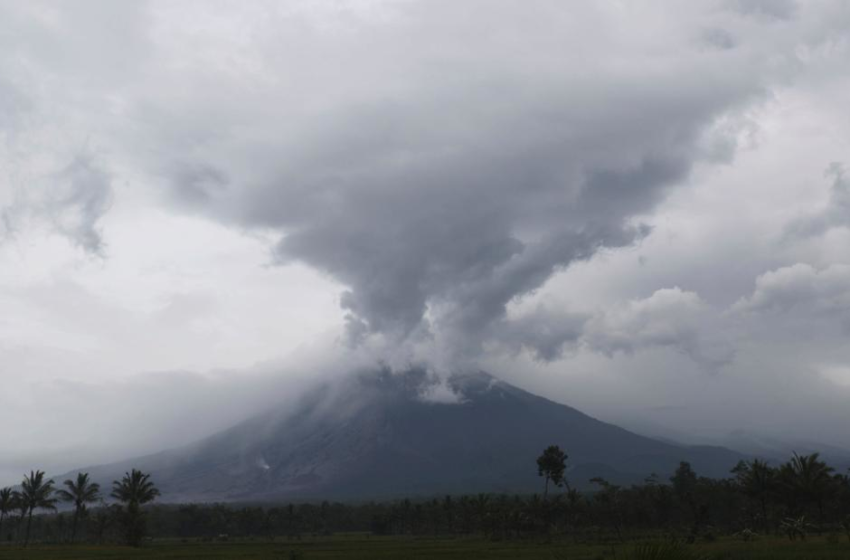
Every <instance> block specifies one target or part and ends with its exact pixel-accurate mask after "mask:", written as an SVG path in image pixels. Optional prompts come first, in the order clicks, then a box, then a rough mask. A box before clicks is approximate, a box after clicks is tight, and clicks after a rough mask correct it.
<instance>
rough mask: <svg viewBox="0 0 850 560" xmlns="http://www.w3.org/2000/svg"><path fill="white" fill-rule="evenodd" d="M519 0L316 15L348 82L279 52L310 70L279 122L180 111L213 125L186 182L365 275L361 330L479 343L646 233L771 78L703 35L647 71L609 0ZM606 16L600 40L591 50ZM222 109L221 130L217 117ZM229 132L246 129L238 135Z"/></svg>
mask: <svg viewBox="0 0 850 560" xmlns="http://www.w3.org/2000/svg"><path fill="white" fill-rule="evenodd" d="M509 4H510V3H509ZM485 6H486V8H485ZM511 6H512V8H515V9H519V10H522V12H523V13H524V14H525V17H524V18H523V20H522V21H521V22H516V21H515V18H514V17H513V16H512V15H511V14H513V13H514V12H513V11H512V10H507V9H490V5H489V4H478V3H474V2H473V3H465V4H463V5H457V4H452V8H451V10H449V11H450V12H451V13H452V14H454V16H455V17H457V21H463V22H464V23H463V25H459V26H454V25H452V26H446V25H445V19H444V16H445V13H446V12H445V10H446V9H447V5H442V4H440V3H423V4H418V3H414V4H410V5H404V6H394V10H395V11H396V16H397V18H398V19H396V20H394V21H395V22H396V23H398V22H401V23H399V24H398V25H394V26H389V27H382V26H380V25H372V24H369V23H365V24H364V23H360V22H358V24H357V25H355V26H354V28H353V29H349V30H348V32H349V35H346V34H342V35H334V36H333V37H330V36H327V35H323V34H322V32H321V31H318V30H316V29H313V28H311V27H310V26H309V25H305V26H303V27H300V28H299V33H302V34H304V38H305V43H306V44H308V45H313V46H315V47H316V48H317V49H319V51H320V52H321V53H322V56H321V58H318V59H316V60H313V61H311V62H312V63H314V64H316V65H319V67H320V68H321V70H320V72H321V74H322V76H324V75H325V74H326V73H329V74H334V75H336V76H337V79H338V80H339V81H338V82H337V83H341V84H345V86H344V88H343V89H344V91H342V92H340V93H339V94H338V93H337V92H335V91H322V90H315V91H311V90H310V87H311V82H315V80H316V79H317V78H316V72H318V71H319V70H316V69H314V68H309V69H305V68H304V66H303V63H295V62H294V61H293V60H290V59H283V60H280V59H277V60H272V61H268V60H264V62H265V63H267V64H269V65H271V66H270V67H269V68H267V71H268V72H271V73H279V74H280V75H281V76H286V77H287V80H288V82H289V83H294V84H298V88H296V90H295V94H293V93H292V91H289V90H284V91H285V94H286V95H288V96H289V97H290V99H291V98H292V96H293V95H296V99H294V100H292V102H293V103H295V104H296V105H295V106H287V105H283V104H282V105H280V106H279V107H277V108H276V109H275V116H274V117H273V118H270V117H269V116H268V115H266V116H264V117H265V118H264V120H263V122H258V121H255V120H253V118H252V117H251V115H250V114H247V115H246V114H245V109H243V108H241V107H239V108H234V107H229V106H227V105H220V104H219V101H217V100H215V99H213V100H212V101H210V103H211V106H209V107H205V106H204V105H203V104H202V105H200V106H195V107H193V113H192V117H191V119H190V120H186V121H181V119H180V116H179V115H177V116H176V117H175V115H174V113H173V111H172V112H169V117H170V118H171V121H170V122H163V128H164V129H165V131H166V134H165V136H164V137H157V140H158V141H162V140H163V138H164V139H165V141H169V139H173V138H174V137H176V136H180V137H181V138H186V139H197V138H203V139H204V140H203V141H201V142H199V143H196V144H193V145H195V146H197V149H196V150H194V152H195V154H194V155H193V156H192V157H191V159H185V160H183V159H181V158H180V157H179V156H174V157H175V158H176V163H175V164H173V165H172V167H171V168H172V169H177V171H176V172H173V173H171V175H170V182H171V184H172V185H173V188H172V192H173V194H174V196H175V197H176V198H177V199H178V200H180V202H181V204H183V205H184V206H187V205H188V206H189V207H190V208H192V209H197V210H200V211H203V212H207V213H209V214H211V215H213V216H216V217H219V218H221V219H224V220H227V221H229V222H233V223H237V224H239V225H240V226H243V227H249V228H257V229H269V228H270V229H272V230H273V231H277V232H279V234H280V241H279V242H278V243H277V245H276V246H275V249H274V253H275V257H276V259H277V261H278V262H280V263H287V262H291V261H300V262H304V263H307V264H309V265H310V266H312V267H314V268H316V269H319V270H321V271H323V272H325V273H327V274H329V275H330V276H332V277H333V278H334V279H336V280H338V281H339V282H341V283H342V284H344V285H346V286H347V287H348V290H347V291H346V292H345V293H344V294H342V297H341V300H340V301H341V305H342V307H343V308H344V310H345V311H346V312H347V313H348V319H347V320H348V325H349V335H350V337H351V338H352V339H353V340H362V339H363V338H364V337H369V336H380V337H384V338H386V339H387V340H388V341H391V342H390V343H391V344H394V343H397V342H399V341H403V340H414V341H415V340H422V339H428V338H432V337H435V336H436V337H441V338H442V339H443V340H445V341H454V342H455V343H456V344H455V346H457V348H456V349H455V350H453V351H459V349H461V348H462V349H463V351H464V352H472V353H474V352H476V351H477V349H478V348H480V347H481V344H483V343H484V342H486V340H484V339H485V338H486V337H488V336H490V330H489V329H488V326H489V325H492V324H495V323H498V322H500V321H504V319H505V316H506V309H507V306H508V304H509V303H510V302H512V301H515V300H516V299H517V298H518V297H521V296H522V295H524V294H528V293H530V292H532V291H534V290H536V289H538V288H540V287H541V286H542V285H543V284H544V283H545V282H546V281H547V280H548V279H549V278H550V277H551V276H552V275H553V274H554V273H555V272H557V271H559V270H562V269H564V268H566V267H568V266H570V265H571V264H572V263H575V262H578V261H582V260H585V259H588V258H591V257H592V256H593V255H595V254H596V253H597V252H598V251H599V250H601V249H604V248H617V247H623V246H628V245H631V244H633V243H635V242H636V241H638V240H640V239H642V238H643V237H644V236H645V235H646V234H647V233H648V231H649V229H648V228H647V227H646V226H643V225H641V223H640V218H641V216H643V215H646V214H648V213H650V212H651V211H652V210H653V209H654V208H655V206H656V205H657V204H658V203H659V202H660V201H662V200H663V199H664V198H665V197H666V195H667V194H668V193H669V192H670V190H671V189H673V188H674V187H675V186H678V185H681V184H683V183H684V182H685V181H686V180H687V178H688V176H689V174H690V171H691V169H692V167H693V166H694V165H695V164H696V163H697V162H700V161H705V160H707V159H716V157H715V156H713V155H709V154H706V153H705V135H706V134H708V133H709V132H711V130H712V126H713V124H714V123H715V122H716V121H717V119H720V118H721V117H723V116H724V115H726V114H727V113H729V112H731V111H735V110H737V109H739V108H740V107H742V106H745V105H747V104H749V103H751V102H752V101H753V100H755V99H760V98H761V95H762V94H763V92H764V87H763V84H762V83H760V81H759V78H758V73H753V72H752V68H751V67H750V65H751V60H749V59H741V60H740V61H738V62H737V63H732V64H730V61H729V60H725V59H724V58H723V54H722V53H719V52H717V51H706V50H705V49H702V48H699V46H698V45H696V44H694V42H693V41H690V39H689V40H688V44H689V45H691V46H690V47H685V48H682V49H678V50H677V51H676V56H672V57H670V58H669V59H666V60H665V61H664V62H662V63H660V64H658V65H657V66H655V67H654V68H653V70H652V71H651V72H635V71H634V68H636V67H637V66H633V65H632V64H631V63H629V62H627V61H624V60H623V59H622V58H621V57H622V56H623V52H622V51H620V50H619V49H618V48H616V47H611V48H609V47H608V46H606V44H605V42H606V40H610V41H612V42H613V41H615V40H624V41H627V42H628V41H633V42H634V45H632V46H633V49H632V50H631V51H630V52H629V54H628V55H626V56H627V58H628V57H629V56H633V57H634V62H635V63H636V64H637V63H638V61H639V60H640V59H641V57H642V56H644V53H643V52H642V49H644V48H646V49H651V45H644V44H642V43H641V41H642V39H640V38H639V37H638V36H634V37H632V36H631V35H630V34H631V33H632V31H631V30H630V29H627V28H624V27H622V25H621V22H619V20H617V19H616V18H615V17H613V16H612V14H610V13H609V12H607V11H606V10H605V9H603V8H601V7H596V6H595V5H593V4H585V5H580V6H573V7H568V6H566V5H564V4H562V3H558V2H539V3H536V5H535V8H536V9H534V10H528V9H527V5H524V4H523V5H520V4H516V5H511ZM590 21H592V22H594V24H595V25H596V26H597V27H596V29H595V30H594V37H595V40H596V44H597V47H598V48H595V50H594V51H593V52H592V53H591V52H587V53H586V55H585V56H577V55H576V53H578V52H583V51H584V50H585V47H586V41H587V40H590V37H589V36H588V35H587V34H588V33H589V31H587V29H584V28H583V25H584V24H583V23H582V22H590ZM509 22H510V23H509ZM284 24H286V22H284ZM514 25H517V26H519V28H514V32H512V33H493V32H492V30H493V29H506V28H509V27H511V26H514ZM506 26H507V27H506ZM700 30H701V28H700V27H699V26H696V25H695V26H694V28H693V29H692V33H693V36H694V37H696V36H698V35H699V33H700ZM515 33H516V34H520V35H521V36H522V37H523V40H522V43H520V44H518V43H516V41H515V38H516V36H518V35H515ZM662 34H663V33H662ZM402 37H403V38H404V40H402ZM470 37H475V38H476V39H475V40H473V41H470V39H469V38H470ZM600 37H601V38H600ZM623 37H625V38H623ZM615 38H616V39H615ZM400 44H404V45H405V48H404V49H402V50H399V48H398V45H400ZM433 45H440V48H433ZM577 76H581V78H580V79H577ZM302 79H303V81H301V80H302ZM301 89H304V90H306V91H308V92H310V93H314V94H318V92H320V91H321V95H319V96H318V98H317V99H309V98H303V99H301V98H298V97H297V94H298V93H299V92H300V90H301ZM298 103H302V104H303V105H298ZM302 107H303V109H302ZM308 107H309V109H308ZM148 110H151V109H150V107H148ZM153 114H154V115H155V114H156V113H155V110H154V113H153ZM205 115H206V116H208V117H209V118H208V119H206V118H204V116H205ZM218 117H221V118H220V120H219V122H220V123H221V127H222V128H221V130H215V131H214V130H210V129H209V128H207V127H206V126H205V125H203V126H199V125H198V123H206V122H207V121H214V120H216V119H217V118H218ZM234 119H235V120H234ZM176 128H179V130H180V131H181V132H180V134H179V135H178V134H176V133H172V132H171V131H173V130H175V129H176ZM246 129H247V130H251V131H252V132H251V133H250V134H243V133H242V132H241V131H243V130H246ZM229 134H232V135H233V136H238V135H241V136H240V140H239V142H238V143H236V144H234V145H233V146H232V147H231V143H230V141H229V140H228V135H229ZM271 154H274V155H271ZM213 169H214V170H215V171H214V172H213V171H211V170H213ZM187 170H188V171H189V172H187ZM223 177H227V178H228V180H227V181H225V180H222V179H221V178H223Z"/></svg>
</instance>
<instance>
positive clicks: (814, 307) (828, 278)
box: [733, 263, 850, 325]
mask: <svg viewBox="0 0 850 560" xmlns="http://www.w3.org/2000/svg"><path fill="white" fill-rule="evenodd" d="M733 309H735V310H736V311H740V312H744V313H790V312H793V313H794V314H795V315H796V316H798V318H801V317H803V316H808V315H812V314H815V315H817V316H820V317H823V316H824V315H831V316H838V317H843V320H844V321H846V322H847V324H848V325H850V265H844V264H833V265H830V266H828V267H826V268H824V269H821V270H818V269H816V268H815V267H813V266H811V265H809V264H805V263H798V264H795V265H792V266H786V267H782V268H779V269H776V270H772V271H769V272H766V273H764V274H762V275H761V276H759V277H758V278H757V279H756V287H755V290H754V291H753V293H752V295H750V296H749V297H746V298H742V299H741V300H740V301H739V302H738V303H736V304H735V306H734V307H733Z"/></svg>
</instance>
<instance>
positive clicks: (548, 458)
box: [537, 445, 567, 498]
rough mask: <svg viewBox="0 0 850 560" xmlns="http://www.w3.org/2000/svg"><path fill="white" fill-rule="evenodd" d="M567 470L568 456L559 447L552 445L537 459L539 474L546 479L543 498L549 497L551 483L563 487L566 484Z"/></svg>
mask: <svg viewBox="0 0 850 560" xmlns="http://www.w3.org/2000/svg"><path fill="white" fill-rule="evenodd" d="M566 468H567V454H566V453H564V452H563V451H562V450H561V448H560V447H558V446H557V445H550V446H549V447H547V448H546V449H544V450H543V453H542V454H541V455H540V457H538V458H537V474H538V475H540V476H542V477H544V478H545V479H546V483H545V486H544V487H543V497H544V498H546V497H548V495H549V482H552V484H554V485H555V486H561V484H563V482H564V471H565V470H566Z"/></svg>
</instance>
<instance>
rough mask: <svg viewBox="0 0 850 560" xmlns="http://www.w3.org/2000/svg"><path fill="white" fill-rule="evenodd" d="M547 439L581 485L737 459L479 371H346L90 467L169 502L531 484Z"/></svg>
mask: <svg viewBox="0 0 850 560" xmlns="http://www.w3.org/2000/svg"><path fill="white" fill-rule="evenodd" d="M441 383H442V384H441ZM441 401H442V402H441ZM445 401H454V402H445ZM552 444H556V445H560V446H561V447H562V448H563V449H564V450H566V452H567V453H568V454H569V461H568V463H569V470H568V473H567V476H568V478H569V480H570V481H571V482H572V483H573V484H574V485H575V486H578V487H584V486H586V485H587V481H588V480H589V479H590V478H591V477H594V476H603V477H605V478H608V479H609V480H612V481H615V482H621V483H629V482H637V481H639V480H641V479H643V478H644V477H645V476H647V475H649V474H650V473H653V472H655V473H658V474H660V475H664V476H666V475H669V473H671V472H672V471H673V470H674V469H675V467H676V466H677V465H678V462H679V461H681V460H687V461H690V462H691V464H692V465H693V466H694V468H695V469H696V470H697V472H698V473H700V474H704V475H707V476H724V475H726V474H728V472H729V469H731V468H732V467H733V466H734V465H735V463H736V462H737V461H738V460H739V459H740V458H741V457H742V456H741V455H739V454H737V453H735V452H732V451H729V450H727V449H724V448H719V447H705V446H702V447H685V446H677V445H674V444H669V443H664V442H661V441H657V440H653V439H651V438H647V437H643V436H639V435H636V434H633V433H631V432H629V431H627V430H624V429H622V428H619V427H617V426H614V425H611V424H607V423H604V422H600V421H598V420H596V419H594V418H591V417H590V416H587V415H585V414H583V413H581V412H579V411H578V410H575V409H573V408H570V407H568V406H564V405H561V404H557V403H554V402H552V401H549V400H547V399H544V398H542V397H538V396H535V395H532V394H530V393H527V392H525V391H522V390H521V389H518V388H516V387H514V386H511V385H509V384H507V383H504V382H501V381H498V380H496V379H495V378H493V377H491V376H489V375H487V374H484V373H477V374H472V375H463V376H455V377H453V378H452V379H450V380H449V382H448V384H447V385H446V384H445V382H440V381H438V380H437V379H436V378H433V377H431V376H429V375H428V374H427V373H426V372H425V371H422V370H412V371H410V372H407V373H406V374H392V373H389V372H386V371H381V372H373V373H368V374H361V375H358V376H352V377H351V378H350V379H348V380H347V381H346V382H345V383H338V384H336V385H327V386H324V387H322V388H321V389H318V390H316V391H314V392H313V393H310V394H309V395H307V397H305V398H304V399H303V400H302V402H301V404H300V405H299V406H298V407H297V408H296V409H295V410H292V411H286V412H284V411H270V412H267V413H265V414H262V415H259V416H257V417H255V418H252V419H250V420H247V421H245V422H243V423H241V424H239V425H237V426H234V427H233V428H231V429H229V430H226V431H224V432H221V433H218V434H216V435H213V436H211V437H209V438H207V439H204V440H202V441H200V442H198V443H196V444H193V445H190V446H187V447H184V448H179V449H174V450H170V451H166V452H162V453H158V454H155V455H150V456H146V457H141V458H137V459H133V460H131V461H126V462H122V463H117V464H112V465H104V466H99V467H92V468H90V469H88V470H89V471H90V472H91V473H92V476H93V477H94V478H95V480H100V481H103V482H108V481H111V480H113V479H115V478H118V477H119V476H120V475H121V474H122V473H123V472H124V471H125V470H128V469H129V468H131V467H136V468H141V469H143V470H145V471H149V472H151V473H152V475H153V478H154V480H155V481H156V483H157V484H158V486H159V487H160V488H161V490H162V491H163V498H164V499H165V500H167V501H237V500H238V501H248V500H276V499H290V498H301V499H308V498H336V499H344V498H349V499H354V498H380V497H391V496H401V495H408V496H412V495H433V494H438V493H460V492H533V491H539V489H540V486H541V483H540V479H539V477H538V476H537V472H536V465H535V459H536V457H537V456H538V455H539V454H540V452H541V450H542V449H543V448H544V447H546V446H547V445H552Z"/></svg>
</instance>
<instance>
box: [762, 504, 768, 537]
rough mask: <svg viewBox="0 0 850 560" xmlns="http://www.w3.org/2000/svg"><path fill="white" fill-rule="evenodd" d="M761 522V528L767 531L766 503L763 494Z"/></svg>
mask: <svg viewBox="0 0 850 560" xmlns="http://www.w3.org/2000/svg"><path fill="white" fill-rule="evenodd" d="M761 522H762V530H763V531H764V532H765V533H766V532H767V503H766V501H765V499H764V496H762V498H761Z"/></svg>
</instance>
